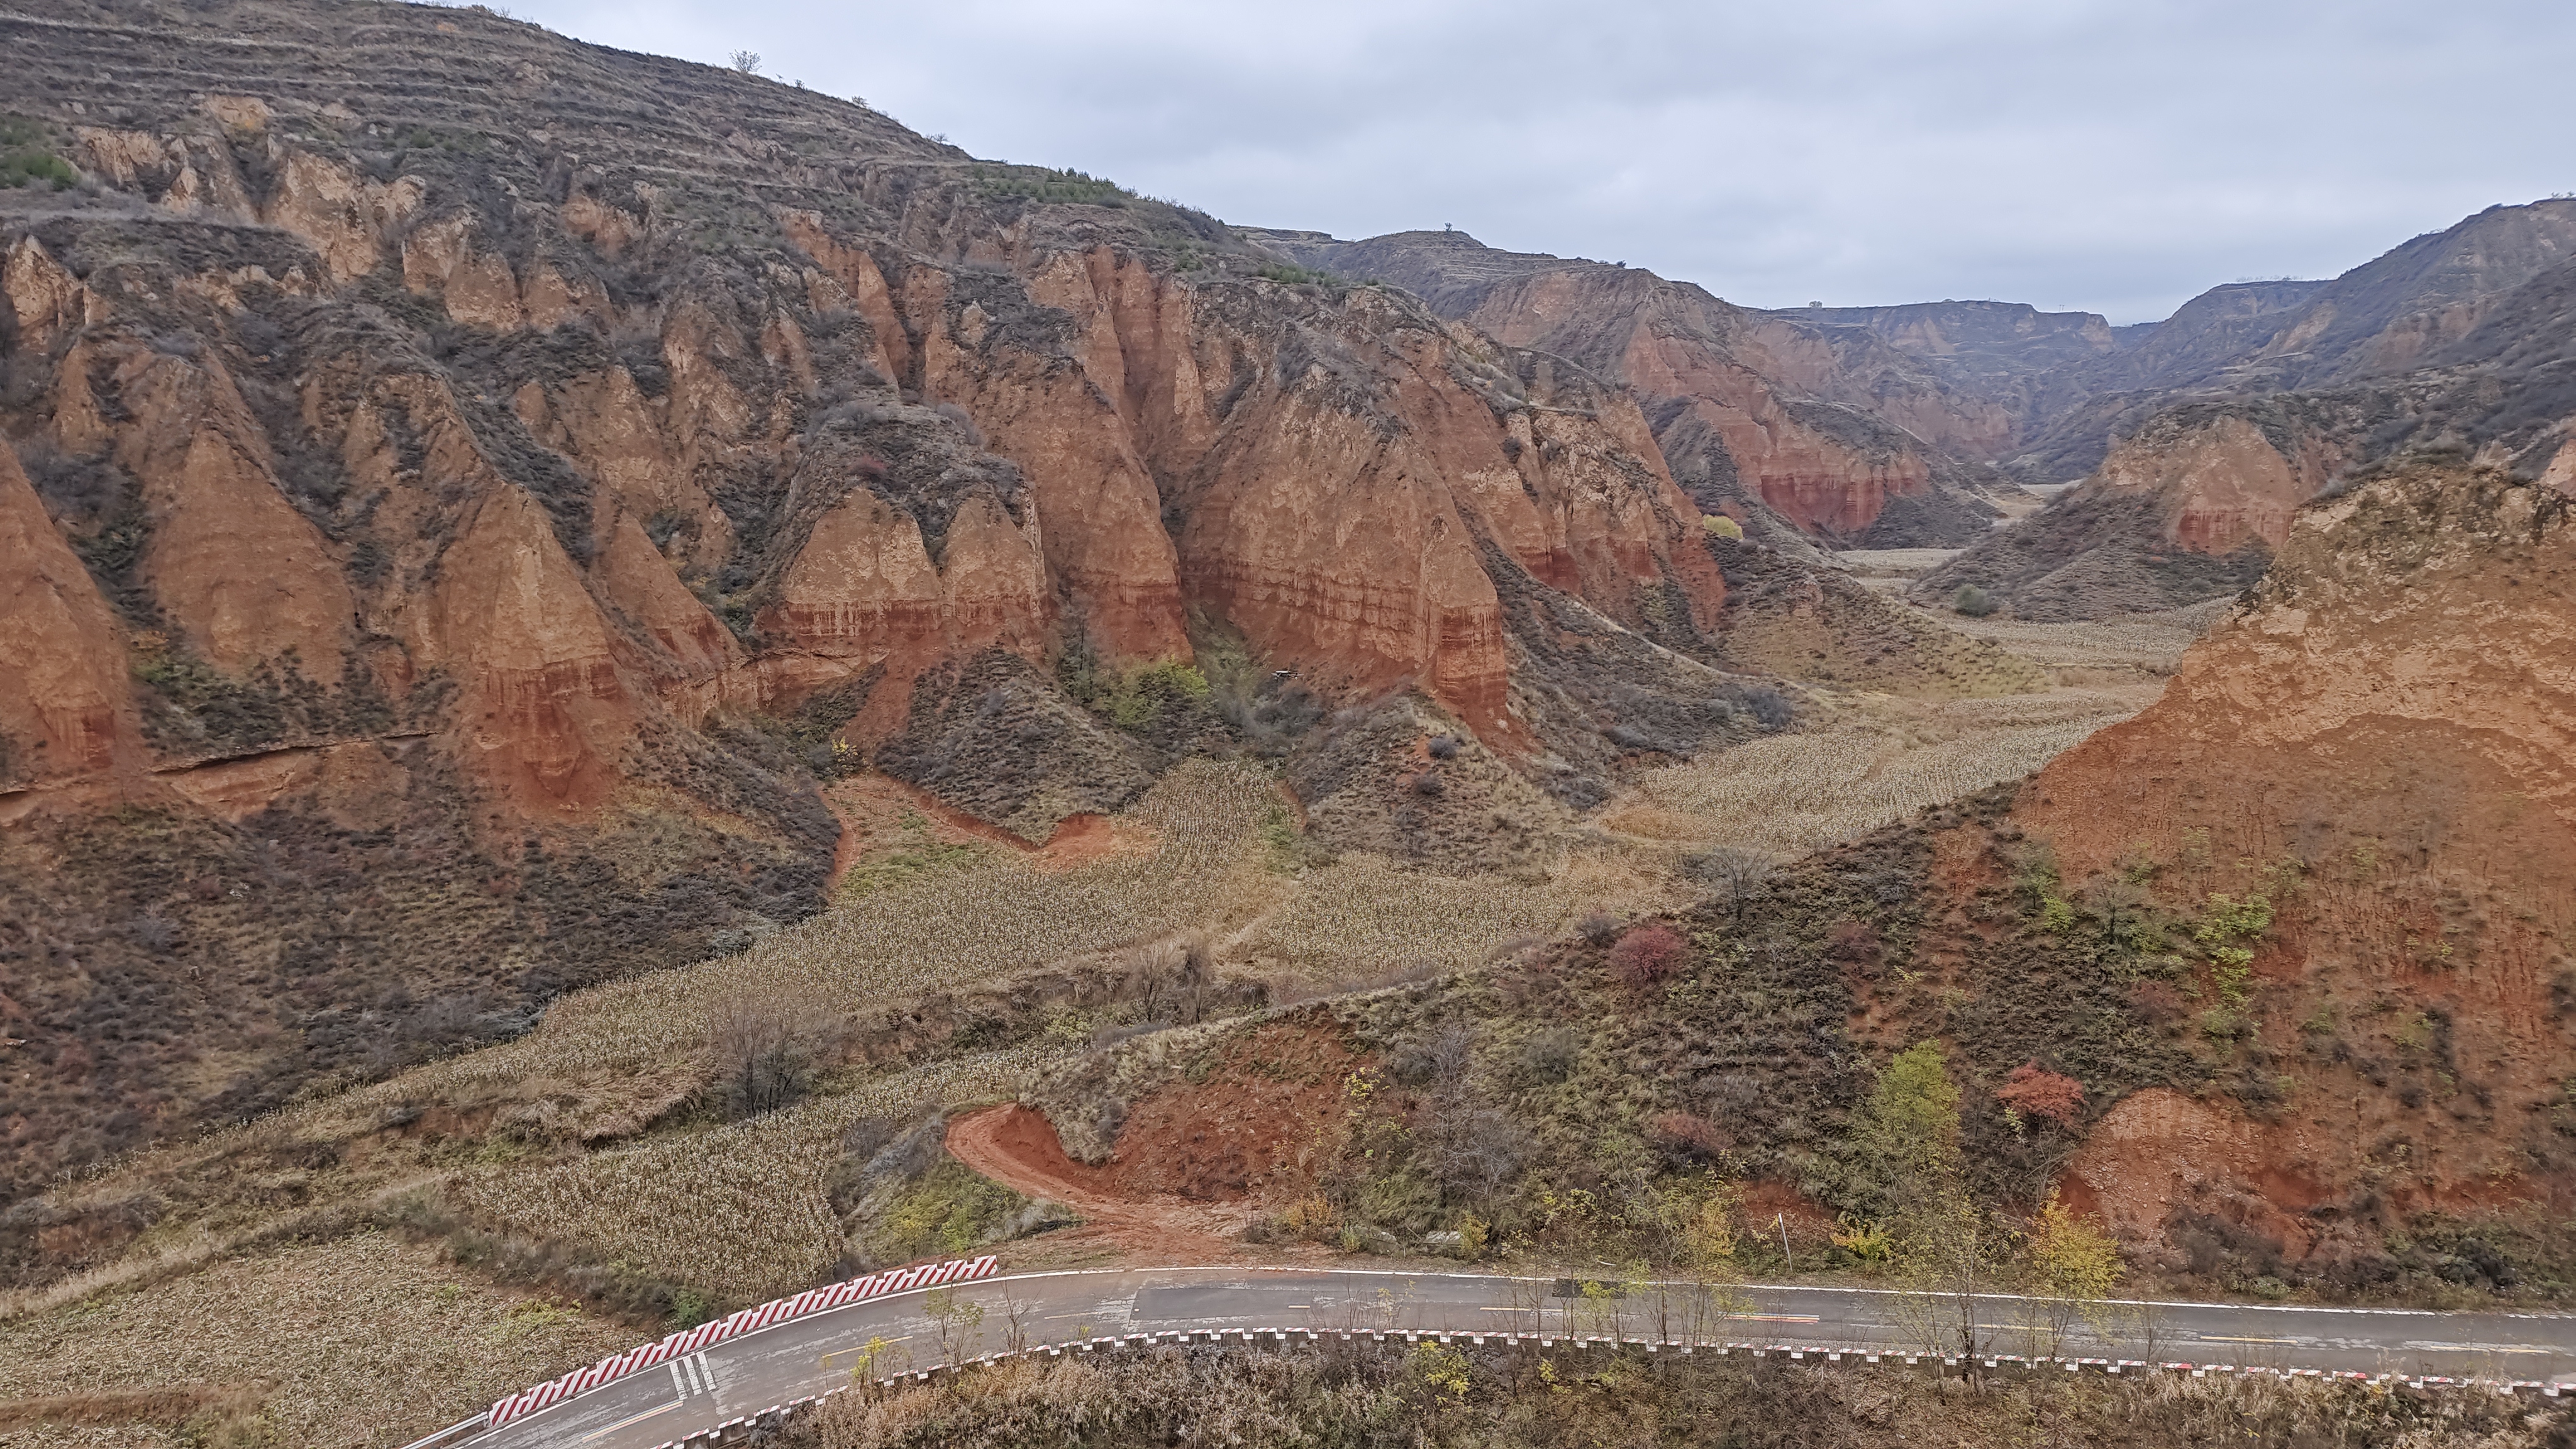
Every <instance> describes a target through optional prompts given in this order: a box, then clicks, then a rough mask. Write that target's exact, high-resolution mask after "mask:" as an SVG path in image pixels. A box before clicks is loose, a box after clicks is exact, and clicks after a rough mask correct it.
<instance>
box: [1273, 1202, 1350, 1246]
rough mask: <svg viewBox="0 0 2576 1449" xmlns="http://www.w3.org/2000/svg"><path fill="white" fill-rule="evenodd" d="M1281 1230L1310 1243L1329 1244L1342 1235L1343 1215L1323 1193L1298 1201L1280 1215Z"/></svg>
mask: <svg viewBox="0 0 2576 1449" xmlns="http://www.w3.org/2000/svg"><path fill="white" fill-rule="evenodd" d="M1279 1227H1280V1230H1281V1231H1283V1232H1285V1233H1287V1234H1289V1235H1290V1236H1291V1237H1298V1238H1304V1239H1306V1240H1307V1241H1308V1242H1314V1243H1329V1242H1334V1241H1336V1240H1338V1239H1339V1238H1340V1237H1341V1234H1342V1215H1341V1213H1340V1211H1339V1210H1337V1209H1335V1208H1334V1206H1333V1204H1332V1201H1331V1200H1330V1199H1329V1198H1326V1197H1325V1196H1324V1195H1323V1194H1322V1193H1315V1194H1312V1195H1310V1196H1307V1197H1303V1198H1300V1199H1298V1200H1297V1201H1296V1202H1293V1203H1290V1204H1289V1205H1288V1211H1286V1212H1284V1213H1281V1214H1280V1215H1279Z"/></svg>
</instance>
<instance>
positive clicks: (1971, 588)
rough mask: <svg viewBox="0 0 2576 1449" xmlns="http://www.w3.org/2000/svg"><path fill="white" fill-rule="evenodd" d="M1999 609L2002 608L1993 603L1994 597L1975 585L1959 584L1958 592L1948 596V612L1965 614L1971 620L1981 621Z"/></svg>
mask: <svg viewBox="0 0 2576 1449" xmlns="http://www.w3.org/2000/svg"><path fill="white" fill-rule="evenodd" d="M2000 607H2002V606H2001V605H2000V604H1998V603H1996V602H1995V596H1994V595H1992V594H1989V593H1987V592H1986V591H1985V590H1983V589H1981V588H1978V587H1977V586H1976V585H1975V584H1961V585H1960V586H1959V592H1957V593H1955V594H1952V595H1951V596H1950V611H1951V612H1952V613H1954V614H1965V615H1967V616H1968V617H1969V618H1971V619H1982V618H1984V617H1986V616H1987V615H1988V614H1991V613H1993V612H1994V611H1995V610H1996V609H1998V608H2000Z"/></svg>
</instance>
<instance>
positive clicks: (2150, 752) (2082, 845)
mask: <svg viewBox="0 0 2576 1449" xmlns="http://www.w3.org/2000/svg"><path fill="white" fill-rule="evenodd" d="M2571 589H2576V528H2571V526H2570V520H2569V505H2568V502H2567V500H2566V498H2565V497H2564V495H2561V494H2558V493H2556V492H2555V491H2554V490H2550V489H2546V488H2542V487H2538V486H2533V485H2515V484H2511V483H2509V481H2508V480H2507V479H2505V478H2504V477H2503V476H2501V475H2498V474H2493V473H2470V472H2465V471H2448V472H2440V471H2437V472H2415V473H2410V474H2403V475H2396V476H2388V477H2383V478H2380V479H2378V480H2376V481H2373V482H2370V483H2367V484H2363V485H2361V486H2360V487H2358V488H2356V489H2355V490H2354V491H2353V492H2351V493H2350V494H2348V495H2346V496H2344V497H2341V498H2337V499H2334V500H2331V501H2328V502H2320V503H2317V504H2313V505H2310V506H2309V507H2308V508H2307V509H2306V510H2304V511H2303V512H2302V513H2300V514H2299V516H2298V518H2297V520H2296V522H2295V524H2294V526H2293V528H2292V529H2291V531H2290V533H2289V535H2288V537H2287V539H2286V541H2285V542H2284V544H2283V546H2282V548H2281V551H2280V554H2279V556H2278V558H2277V560H2276V561H2275V563H2274V566H2273V569H2272V572H2271V573H2270V575H2269V576H2268V577H2267V578H2266V579H2265V581H2264V583H2263V584H2262V586H2261V589H2260V591H2259V593H2258V594H2257V595H2256V596H2255V597H2254V599H2253V600H2252V601H2251V602H2250V603H2249V604H2248V605H2247V606H2246V607H2245V608H2243V609H2241V610H2240V611H2239V612H2237V613H2236V614H2235V615H2234V616H2232V617H2231V618H2229V619H2227V620H2226V621H2224V622H2223V623H2221V624H2220V625H2219V626H2218V627H2217V628H2215V629H2214V630H2213V631H2212V632H2211V633H2210V635H2209V636H2208V638H2207V639H2205V640H2204V641H2203V642H2202V643H2201V644H2200V645H2198V646H2196V647H2195V648H2194V649H2193V650H2192V651H2191V652H2190V653H2189V654H2188V655H2186V656H2185V658H2184V661H2183V665H2182V668H2181V670H2180V672H2179V673H2178V674H2177V675H2176V676H2175V678H2174V681H2173V683H2172V685H2171V686H2170V687H2169V688H2168V689H2167V691H2166V693H2165V696H2164V698H2163V699H2162V700H2161V701H2159V702H2158V703H2157V704H2155V705H2154V706H2152V707H2150V708H2149V709H2147V710H2146V711H2145V712H2144V713H2142V714H2140V715H2138V716H2137V717H2136V718H2135V719H2133V720H2131V721H2129V722H2128V723H2126V724H2122V725H2118V726H2115V727H2113V728H2111V729H2107V730H2104V731H2103V732H2101V733H2100V734H2097V735H2095V736H2093V737H2092V738H2091V739H2089V740H2087V741H2085V742H2084V743H2083V744H2081V745H2079V746H2077V747H2076V748H2074V749H2073V750H2070V751H2069V752H2067V753H2066V754H2065V755H2063V756H2061V757H2059V759H2058V760H2057V761H2056V762H2055V763H2053V764H2051V765H2050V766H2049V768H2048V769H2047V770H2046V771H2044V772H2043V773H2042V774H2041V775H2040V776H2039V777H2038V779H2037V780H2036V781H2035V782H2034V783H2033V784H2032V785H2031V786H2029V787H2027V788H2026V789H2025V790H2024V791H2023V793H2022V796H2021V801H2020V803H2019V804H2018V805H2017V806H2016V808H2015V812H2014V814H2015V819H2016V823H2017V824H2019V825H2020V826H2021V828H2022V829H2024V830H2025V831H2027V832H2028V833H2029V834H2030V835H2031V836H2033V837H2036V838H2039V839H2044V840H2046V841H2047V842H2049V844H2050V845H2051V846H2052V847H2053V848H2054V850H2055V853H2056V859H2057V862H2058V865H2059V867H2060V870H2061V872H2062V874H2063V876H2064V879H2065V880H2066V881H2067V882H2068V883H2069V884H2070V885H2076V884H2080V883H2085V882H2089V881H2095V880H2099V879H2101V878H2104V877H2105V876H2107V875H2108V874H2110V873H2113V872H2115V871H2116V870H2118V869H2119V868H2121V867H2122V866H2123V865H2124V864H2127V865H2132V866H2134V865H2135V864H2136V863H2138V862H2142V861H2152V862H2161V863H2162V866H2161V869H2160V870H2159V872H2158V874H2157V876H2156V877H2155V879H2156V886H2157V889H2158V892H2159V894H2162V895H2165V896H2166V897H2168V898H2169V900H2170V902H2171V903H2172V904H2174V905H2176V906H2177V907H2179V908H2181V909H2184V910H2187V911H2191V910H2196V909H2197V908H2198V907H2199V906H2200V905H2201V902H2202V898H2203V897H2204V896H2205V895H2206V893H2207V892H2210V891H2226V892H2230V893H2232V894H2234V895H2236V896H2238V897H2240V898H2241V897H2242V896H2243V895H2244V894H2246V893H2247V892H2254V891H2260V892H2265V893H2267V894H2268V896H2269V898H2270V899H2271V901H2272V905H2273V909H2274V911H2275V913H2276V920H2277V925H2276V927H2275V929H2274V931H2273V933H2272V935H2271V937H2270V938H2268V939H2267V940H2266V941H2264V942H2263V943H2262V944H2261V945H2260V946H2259V947H2258V948H2257V950H2256V954H2255V956H2254V958H2253V961H2252V967H2253V971H2254V973H2255V982H2254V986H2253V992H2252V996H2251V998H2250V1002H2249V1005H2248V1007H2247V1008H2246V1014H2247V1015H2248V1016H2249V1017H2250V1018H2251V1019H2252V1021H2253V1022H2254V1025H2253V1027H2252V1032H2253V1035H2252V1037H2251V1039H2250V1040H2251V1043H2252V1045H2253V1046H2255V1047H2256V1048H2259V1049H2260V1050H2263V1051H2267V1052H2269V1053H2272V1054H2273V1056H2274V1059H2275V1060H2277V1061H2280V1062H2283V1063H2289V1062H2293V1061H2295V1062H2297V1063H2298V1065H2297V1067H2296V1072H2297V1077H2298V1083H2299V1085H2298V1088H2297V1092H2296V1096H2295V1098H2294V1099H2293V1100H2291V1101H2290V1102H2289V1103H2288V1104H2287V1105H2286V1106H2284V1107H2283V1108H2282V1109H2281V1110H2280V1111H2279V1112H2278V1113H2276V1114H2273V1115H2272V1116H2271V1117H2269V1118H2256V1119H2248V1118H2244V1117H2241V1116H2239V1115H2238V1114H2236V1113H2235V1112H2233V1111H2230V1110H2226V1109H2222V1108H2217V1107H2212V1106H2205V1105H2198V1104H2191V1103H2176V1102H2172V1101H2166V1100H2161V1099H2151V1098H2148V1097H2144V1096H2142V1097H2141V1098H2140V1099H2136V1100H2133V1101H2131V1102H2125V1103H2123V1104H2121V1106H2120V1107H2119V1108H2118V1109H2117V1110H2115V1111H2114V1112H2113V1113H2112V1114H2111V1116H2110V1119H2109V1120H2108V1121H2106V1122H2105V1123H2104V1124H2103V1125H2102V1127H2101V1129H2099V1130H2098V1131H2097V1132H2096V1134H2095V1135H2094V1137H2093V1139H2092V1140H2091V1141H2090V1142H2089V1143H2088V1144H2087V1145H2086V1147H2085V1148H2084V1150H2083V1152H2082V1153H2080V1154H2079V1155H2078V1156H2077V1158H2076V1159H2075V1161H2074V1163H2073V1164H2072V1166H2071V1167H2070V1168H2069V1173H2070V1174H2071V1176H2072V1179H2073V1180H2074V1181H2075V1182H2076V1183H2077V1184H2080V1185H2082V1186H2084V1187H2085V1188H2086V1189H2087V1191H2088V1192H2089V1193H2090V1195H2091V1196H2092V1197H2093V1198H2094V1199H2095V1200H2097V1201H2098V1202H2100V1203H2101V1204H2102V1205H2103V1208H2104V1210H2105V1211H2107V1212H2110V1213H2111V1214H2112V1215H2113V1217H2114V1220H2115V1221H2119V1222H2121V1223H2123V1224H2125V1225H2127V1226H2129V1227H2130V1228H2132V1229H2133V1230H2135V1231H2137V1232H2139V1233H2141V1234H2145V1235H2147V1236H2149V1237H2154V1236H2157V1235H2159V1234H2162V1233H2164V1232H2166V1231H2167V1230H2168V1229H2169V1228H2170V1227H2171V1226H2172V1223H2171V1222H2169V1221H2168V1220H2167V1219H2168V1218H2169V1216H2170V1215H2171V1214H2175V1213H2182V1214H2186V1215H2188V1214H2201V1215H2204V1216H2215V1217H2218V1218H2222V1219H2227V1220H2231V1221H2235V1222H2239V1223H2242V1224H2246V1225H2248V1226H2251V1227H2253V1228H2256V1229H2259V1230H2260V1231H2262V1232H2263V1233H2265V1234H2267V1235H2268V1236H2270V1237H2271V1238H2273V1239H2276V1240H2278V1241H2280V1242H2282V1243H2283V1244H2285V1245H2286V1250H2287V1251H2288V1253H2289V1255H2290V1256H2291V1257H2292V1259H2294V1260H2299V1259H2306V1260H2310V1266H2319V1265H2324V1264H2331V1263H2336V1262H2340V1261H2343V1260H2344V1259H2347V1258H2350V1257H2351V1256H2352V1255H2355V1254H2361V1253H2366V1252H2367V1251H2369V1249H2370V1245H2371V1241H2372V1237H2373V1234H2374V1233H2375V1232H2376V1231H2377V1228H2376V1227H2375V1226H2374V1225H2375V1224H2378V1223H2380V1222H2382V1221H2383V1220H2385V1221H2389V1222H2402V1221H2403V1220H2404V1218H2405V1216H2406V1215H2407V1214H2409V1213H2412V1212H2415V1211H2424V1210H2432V1211H2459V1210H2464V1209H2467V1208H2472V1207H2478V1208H2490V1207H2501V1206H2503V1205H2505V1204H2508V1203H2510V1202H2512V1201H2519V1200H2525V1199H2528V1200H2532V1201H2537V1202H2546V1203H2549V1204H2551V1205H2552V1210H2553V1211H2563V1210H2564V1208H2565V1206H2566V1204H2567V1201H2568V1199H2569V1196H2570V1193H2571V1189H2570V1182H2571V1181H2576V1179H2571V1176H2570V1174H2569V1172H2568V1166H2569V1163H2568V1159H2567V1156H2566V1154H2565V1153H2564V1152H2563V1151H2562V1150H2561V1149H2559V1148H2558V1147H2556V1146H2555V1145H2554V1143H2555V1142H2557V1141H2559V1140H2561V1139H2558V1138H2556V1136H2555V1134H2554V1133H2553V1132H2552V1131H2551V1129H2549V1128H2548V1127H2547V1126H2546V1125H2545V1123H2546V1121H2547V1120H2548V1117H2547V1114H2548V1112H2549V1111H2550V1110H2554V1108H2553V1107H2552V1105H2551V1104H2553V1103H2555V1102H2556V1101H2558V1100H2559V1090H2560V1078H2561V1077H2562V1076H2563V1074H2564V1064H2565V1061H2566V1059H2567V1058H2566V1053H2567V1050H2568V1041H2567V1035H2566V1033H2567V1026H2566V1024H2565V1020H2564V1012H2563V1006H2562V1005H2561V1004H2560V999H2561V998H2560V995H2559V994H2558V993H2563V991H2564V989H2565V983H2566V982H2568V981H2569V980H2570V979H2576V978H2571V977H2570V976H2569V974H2568V973H2569V957H2568V954H2567V942H2568V940H2569V938H2570V933H2571V932H2576V917H2571V915H2570V903H2569V901H2568V899H2567V894H2566V882H2567V881H2568V880H2569V879H2570V878H2576V772H2571V770H2570V766H2569V761H2570V760H2571V759H2576V606H2571V604H2570V597H2571V593H2570V591H2571ZM2328 1037H2331V1039H2332V1040H2331V1043H2330V1045H2331V1046H2332V1048H2333V1049H2332V1050H2327V1051H2322V1052H2321V1051H2319V1050H2315V1049H2314V1048H2316V1047H2317V1046H2318V1045H2319V1043H2321V1042H2324V1041H2325V1040H2326V1038H2328ZM2392 1076H2394V1077H2395V1078H2396V1079H2397V1081H2398V1083H2399V1085H2398V1086H2396V1087H2392V1086H2391V1079H2392ZM2409 1079H2420V1081H2421V1082H2422V1083H2425V1084H2429V1085H2419V1086H2415V1087H2411V1088H2409V1087H2407V1086H2405V1085H2404V1083H2405V1082H2406V1081H2407V1080H2409ZM2455 1124H2456V1126H2457V1128H2458V1130H2453V1129H2454V1125H2455ZM2372 1194H2377V1195H2379V1197H2380V1199H2382V1200H2384V1202H2385V1210H2384V1211H2383V1210H2382V1209H2379V1208H2369V1209H2367V1210H2365V1209H2363V1208H2359V1207H2352V1206H2350V1205H2351V1204H2355V1203H2359V1202H2360V1200H2361V1199H2362V1198H2363V1197H2365V1196H2369V1195H2372ZM2320 1204H2324V1205H2329V1206H2335V1207H2337V1208H2338V1209H2339V1210H2338V1211H2336V1212H2331V1213H2315V1212H2311V1211H2310V1209H2313V1208H2317V1207H2319V1205H2320ZM2175 1221H2179V1219H2176V1220H2175Z"/></svg>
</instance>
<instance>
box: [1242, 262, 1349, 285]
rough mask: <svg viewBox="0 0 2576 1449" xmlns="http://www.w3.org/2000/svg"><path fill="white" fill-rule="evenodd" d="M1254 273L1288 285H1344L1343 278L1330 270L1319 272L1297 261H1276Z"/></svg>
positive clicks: (1265, 278)
mask: <svg viewBox="0 0 2576 1449" xmlns="http://www.w3.org/2000/svg"><path fill="white" fill-rule="evenodd" d="M1253 275H1254V276H1256V277H1259V278H1261V279H1262V280H1263V281H1266V282H1277V283H1279V284H1280V285H1282V286H1287V287H1300V286H1319V287H1338V286H1341V285H1342V279H1341V278H1339V277H1337V276H1334V275H1333V274H1332V273H1330V272H1319V271H1316V270H1314V269H1313V268H1311V267H1301V266H1299V265H1297V264H1296V263H1295V262H1274V263H1272V264H1271V265H1269V266H1266V267H1263V268H1261V269H1260V270H1259V271H1257V272H1254V273H1253Z"/></svg>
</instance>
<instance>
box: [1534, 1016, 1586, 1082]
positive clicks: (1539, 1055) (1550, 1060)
mask: <svg viewBox="0 0 2576 1449" xmlns="http://www.w3.org/2000/svg"><path fill="white" fill-rule="evenodd" d="M1578 1045H1579V1043H1578V1041H1577V1040H1576V1037H1575V1035H1574V1028H1572V1027H1570V1026H1551V1027H1549V1028H1547V1029H1546V1030H1544V1031H1538V1032H1533V1033H1531V1034H1530V1038H1529V1040H1527V1041H1525V1042H1523V1043H1521V1068H1522V1070H1524V1071H1526V1072H1528V1073H1529V1074H1530V1075H1531V1076H1532V1077H1535V1078H1537V1079H1538V1080H1540V1081H1542V1082H1556V1081H1563V1080H1564V1079H1565V1074H1566V1073H1567V1072H1569V1071H1571V1070H1573V1068H1574V1054H1575V1051H1576V1048H1577V1046H1578Z"/></svg>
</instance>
